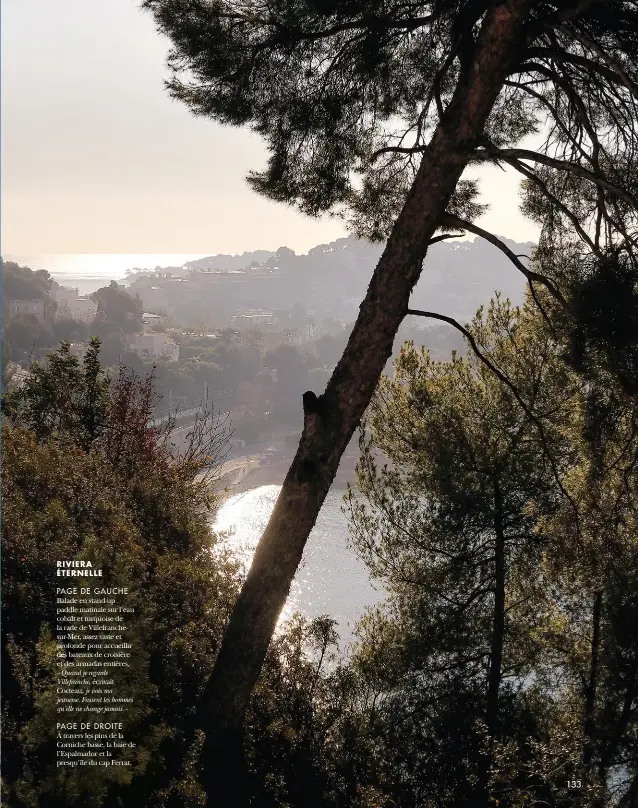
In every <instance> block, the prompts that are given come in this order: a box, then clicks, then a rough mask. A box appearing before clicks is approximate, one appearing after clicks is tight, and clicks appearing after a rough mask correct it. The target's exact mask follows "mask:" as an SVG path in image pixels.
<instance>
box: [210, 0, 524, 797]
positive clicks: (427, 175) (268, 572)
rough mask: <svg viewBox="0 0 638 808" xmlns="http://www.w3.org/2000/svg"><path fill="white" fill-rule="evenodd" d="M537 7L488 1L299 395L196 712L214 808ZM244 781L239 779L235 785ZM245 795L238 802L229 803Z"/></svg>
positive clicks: (514, 0) (511, 0)
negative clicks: (309, 544) (307, 389)
mask: <svg viewBox="0 0 638 808" xmlns="http://www.w3.org/2000/svg"><path fill="white" fill-rule="evenodd" d="M532 5H533V0H506V1H505V2H500V3H495V4H494V8H493V9H492V10H491V11H490V12H489V14H488V15H487V16H486V18H485V20H484V22H483V24H482V27H481V30H480V33H479V35H478V38H477V42H476V48H475V52H474V57H473V60H472V63H471V65H470V66H469V68H468V69H467V70H466V71H465V72H464V73H462V74H461V76H460V79H459V83H458V85H457V87H456V90H455V93H454V96H453V99H452V101H451V103H450V105H449V106H448V108H447V109H446V110H445V112H444V114H443V116H442V118H441V121H440V123H439V125H438V126H437V128H436V130H435V132H434V134H433V136H432V139H431V141H430V143H429V145H428V147H427V149H426V151H425V153H424V156H423V160H422V162H421V165H420V167H419V169H418V172H417V174H416V177H415V180H414V183H413V185H412V187H411V189H410V192H409V194H408V196H407V198H406V201H405V205H404V207H403V210H402V211H401V213H400V215H399V216H398V218H397V221H396V223H395V225H394V227H393V230H392V233H391V235H390V238H389V239H388V242H387V244H386V247H385V250H384V252H383V254H382V256H381V258H380V260H379V263H378V264H377V266H376V269H375V271H374V274H373V276H372V280H371V282H370V285H369V287H368V290H367V294H366V297H365V299H364V301H363V303H362V304H361V307H360V312H359V316H358V318H357V321H356V323H355V326H354V328H353V331H352V334H351V335H350V339H349V342H348V345H347V347H346V349H345V351H344V354H343V356H342V357H341V360H340V361H339V363H338V365H337V367H336V369H335V371H334V373H333V375H332V377H331V379H330V381H329V382H328V385H327V388H326V391H325V393H324V394H323V395H321V396H319V397H318V398H316V397H315V396H314V395H313V394H308V393H307V394H305V395H304V429H303V433H302V436H301V440H300V443H299V447H298V449H297V453H296V455H295V458H294V460H293V462H292V465H291V467H290V469H289V471H288V474H287V475H286V479H285V481H284V484H283V487H282V490H281V493H280V495H279V498H278V499H277V503H276V505H275V509H274V511H273V513H272V516H271V517H270V521H269V522H268V525H267V527H266V530H265V531H264V534H263V536H262V538H261V540H260V542H259V545H258V547H257V551H256V553H255V556H254V559H253V563H252V566H251V568H250V570H249V573H248V576H247V578H246V581H245V583H244V586H243V588H242V591H241V594H240V596H239V598H238V600H237V603H236V604H235V607H234V610H233V613H232V615H231V618H230V621H229V624H228V627H227V629H226V633H225V636H224V640H223V643H222V647H221V650H220V653H219V656H218V658H217V662H216V664H215V667H214V669H213V672H212V675H211V677H210V679H209V681H208V683H207V686H206V690H205V693H204V696H203V698H204V702H203V719H204V721H203V729H204V730H205V732H206V743H205V746H204V749H203V753H202V763H203V766H202V785H203V787H204V789H205V790H206V793H207V794H208V804H209V805H213V804H215V797H214V795H215V796H216V795H219V790H220V787H221V782H220V781H221V780H226V779H227V778H228V777H229V776H231V772H234V774H233V775H232V776H237V769H236V766H237V757H236V756H237V754H238V749H239V746H240V744H241V734H242V725H243V720H244V714H245V711H246V708H247V706H248V702H249V698H250V694H251V691H252V688H253V686H254V684H255V682H256V680H257V678H258V676H259V672H260V669H261V666H262V663H263V660H264V658H265V655H266V652H267V649H268V644H269V642H270V639H271V637H272V634H273V632H274V629H275V626H276V623H277V619H278V617H279V614H280V612H281V610H282V607H283V606H284V603H285V601H286V598H287V596H288V592H289V589H290V585H291V582H292V580H293V577H294V575H295V572H296V570H297V567H298V565H299V562H300V561H301V557H302V553H303V550H304V546H305V544H306V540H307V538H308V535H309V534H310V531H311V530H312V527H313V526H314V524H315V521H316V518H317V515H318V513H319V510H320V508H321V506H322V504H323V502H324V499H325V497H326V494H327V493H328V490H329V488H330V485H331V483H332V481H333V479H334V477H335V474H336V472H337V468H338V466H339V461H340V459H341V456H342V454H343V452H344V450H345V448H346V446H347V445H348V442H349V441H350V439H351V437H352V435H353V433H354V431H355V429H356V427H357V425H358V424H359V422H360V419H361V417H362V415H363V413H364V411H365V409H366V407H367V406H368V403H369V402H370V399H371V397H372V395H373V393H374V390H375V387H376V385H377V382H378V380H379V377H380V375H381V373H382V372H383V368H384V366H385V363H386V361H387V360H388V358H389V357H390V355H391V352H392V345H393V341H394V337H395V335H396V333H397V330H398V328H399V325H400V324H401V321H402V320H403V318H404V316H405V315H406V313H407V309H408V302H409V298H410V293H411V292H412V289H413V288H414V285H415V284H416V282H417V280H418V279H419V275H420V273H421V268H422V263H423V259H424V258H425V253H426V250H427V246H428V242H429V241H430V239H431V238H432V237H433V234H434V233H435V231H436V230H437V228H438V227H439V226H440V225H441V222H442V219H443V216H444V214H445V210H446V206H447V205H448V202H449V200H450V197H451V196H452V194H453V192H454V190H455V188H456V185H457V182H458V180H459V178H460V177H461V174H462V173H463V170H464V169H465V167H466V165H467V162H468V159H469V158H470V156H471V153H472V150H473V149H474V148H475V147H476V145H477V140H478V139H479V138H480V136H481V134H482V133H483V129H484V126H485V122H486V119H487V117H488V115H489V113H490V111H491V109H492V107H493V105H494V102H495V101H496V98H497V96H498V95H499V92H500V90H501V88H502V86H503V83H504V81H505V79H506V77H507V74H508V71H509V70H510V67H511V65H512V63H513V62H514V60H515V59H516V57H517V56H518V55H519V54H520V50H521V48H522V47H523V37H524V35H525V30H524V29H525V23H526V21H527V20H528V18H529V12H530V8H531V6H532ZM240 779H242V781H243V780H244V778H240ZM241 800H242V796H241V795H239V794H235V795H234V797H233V801H232V802H233V804H234V805H238V804H240V802H241Z"/></svg>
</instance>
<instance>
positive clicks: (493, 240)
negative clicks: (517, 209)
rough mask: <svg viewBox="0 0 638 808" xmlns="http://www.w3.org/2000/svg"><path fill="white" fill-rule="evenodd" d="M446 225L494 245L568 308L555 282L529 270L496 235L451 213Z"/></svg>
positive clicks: (521, 270) (446, 218) (522, 271)
mask: <svg viewBox="0 0 638 808" xmlns="http://www.w3.org/2000/svg"><path fill="white" fill-rule="evenodd" d="M444 223H445V224H450V225H454V226H455V227H462V228H463V229H464V230H468V231H469V232H470V233H474V234H475V235H477V236H480V238H483V239H485V240H486V241H489V242H490V244H493V245H494V246H495V247H497V248H498V249H499V250H500V251H501V252H502V253H504V254H505V255H506V256H507V257H508V258H509V260H510V261H511V262H512V263H513V264H514V266H515V267H516V269H518V271H519V272H521V273H522V274H523V275H524V276H525V277H526V278H527V280H528V281H530V282H531V281H536V282H537V283H540V284H542V285H543V286H544V287H545V288H546V289H547V290H548V291H549V292H550V293H551V295H552V296H553V297H555V298H556V300H558V302H559V303H560V304H561V305H562V306H567V301H566V300H565V298H564V297H563V295H562V293H561V291H560V289H558V287H557V286H556V285H555V284H554V282H553V281H551V280H550V279H549V278H546V277H545V276H544V275H540V274H539V273H538V272H533V271H532V270H531V269H528V268H527V267H526V266H525V265H524V264H523V263H522V262H521V261H520V259H519V257H518V256H517V255H516V253H514V252H512V250H510V248H509V247H508V246H507V244H505V243H504V242H503V241H501V240H500V239H499V238H497V237H496V236H495V235H493V234H492V233H490V232H489V231H488V230H483V228H482V227H477V225H475V224H472V222H466V221H465V220H464V219H459V217H458V216H453V215H452V214H450V213H446V214H445V217H444Z"/></svg>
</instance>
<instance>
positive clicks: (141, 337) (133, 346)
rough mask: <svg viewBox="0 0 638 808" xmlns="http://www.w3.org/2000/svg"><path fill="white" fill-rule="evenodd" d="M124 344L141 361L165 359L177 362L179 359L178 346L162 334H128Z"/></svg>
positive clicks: (152, 332)
mask: <svg viewBox="0 0 638 808" xmlns="http://www.w3.org/2000/svg"><path fill="white" fill-rule="evenodd" d="M125 344H126V347H127V349H128V350H129V351H133V352H134V353H136V354H137V355H138V356H140V357H141V358H142V359H166V360H167V361H169V362H177V360H178V359H179V345H178V344H177V343H176V342H175V340H173V339H171V338H170V337H167V336H166V334H164V333H162V332H154V331H145V332H139V333H137V334H129V335H128V336H127V337H125Z"/></svg>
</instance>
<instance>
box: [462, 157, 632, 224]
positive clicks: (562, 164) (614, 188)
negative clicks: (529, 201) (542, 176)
mask: <svg viewBox="0 0 638 808" xmlns="http://www.w3.org/2000/svg"><path fill="white" fill-rule="evenodd" d="M472 157H473V158H477V159H479V160H486V161H492V160H505V161H506V162H511V161H512V160H531V161H532V162H535V163H541V164H542V165H545V166H549V167H550V168H556V169H558V170H559V171H568V172H569V173H570V174H573V175H574V176H576V177H581V178H582V179H585V180H589V181H590V182H592V183H594V184H595V185H597V186H598V187H599V188H602V189H603V190H605V191H608V192H609V193H610V194H613V195H614V196H616V197H618V199H622V200H623V202H626V203H627V204H628V205H631V207H633V208H634V209H636V210H638V200H636V199H635V198H634V197H633V196H632V195H631V194H630V193H629V192H628V191H625V189H624V188H621V187H620V186H619V185H614V183H612V182H609V180H606V179H605V178H604V177H602V176H600V175H599V174H596V173H595V172H594V171H590V170H589V169H587V168H583V166H580V165H578V163H570V162H568V161H567V160H557V159H556V158H554V157H550V156H549V155H547V154H540V153H539V152H535V151H531V150H529V149H497V148H493V147H491V148H484V149H481V150H479V151H477V152H474V154H473V155H472Z"/></svg>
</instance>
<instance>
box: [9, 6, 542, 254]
mask: <svg viewBox="0 0 638 808" xmlns="http://www.w3.org/2000/svg"><path fill="white" fill-rule="evenodd" d="M1 5H2V253H3V255H5V256H6V255H8V254H13V255H18V256H19V255H37V254H50V253H126V254H132V253H147V254H150V253H152V254H158V253H183V254H186V253H189V254H193V253H200V254H210V253H216V252H225V253H236V252H243V251H245V250H253V249H259V248H261V249H276V248H277V247H279V246H281V245H284V244H285V245H287V246H289V247H292V248H293V249H295V250H296V251H297V252H306V251H307V250H308V249H309V248H310V247H312V246H314V245H315V244H318V243H321V242H325V241H330V240H333V239H334V238H338V237H339V236H342V235H345V232H344V230H343V229H342V227H341V225H340V224H338V223H337V222H335V221H333V220H330V219H324V220H313V219H309V218H307V217H305V216H302V215H301V214H299V213H296V212H295V211H294V210H292V209H291V208H289V207H287V206H285V205H281V204H276V203H274V202H270V201H268V200H266V199H264V198H262V197H259V196H258V195H257V194H255V193H253V192H252V191H251V190H250V189H249V188H248V186H247V184H246V182H245V180H244V177H245V175H246V173H247V171H248V170H249V169H251V168H260V167H262V166H263V164H264V162H265V149H264V148H263V145H262V143H261V141H260V139H259V138H258V137H257V136H255V135H253V134H252V133H250V132H247V131H242V130H237V129H230V128H226V127H221V126H220V125H218V124H216V123H213V122H212V121H208V120H204V119H201V118H195V117H193V116H191V115H190V113H189V112H188V110H187V109H186V107H184V106H183V105H181V104H178V103H177V102H173V101H171V100H170V99H169V97H168V95H167V94H166V92H165V90H164V87H163V79H164V78H165V77H166V76H167V71H166V68H165V62H164V60H165V55H166V51H167V49H168V42H167V41H166V40H165V39H163V38H160V36H159V35H158V34H157V33H156V32H155V30H154V27H153V23H152V20H151V18H150V16H149V15H147V14H145V13H142V12H141V11H140V10H139V8H138V3H137V0H2V4H1ZM481 176H482V177H483V178H484V183H483V189H484V201H487V202H489V203H491V205H492V209H491V211H490V213H488V214H487V215H486V216H485V217H484V218H483V220H482V222H483V223H484V224H485V226H487V227H490V228H491V229H493V230H494V231H495V232H497V233H500V234H503V235H507V236H509V237H510V238H514V239H516V240H519V241H525V240H530V239H534V238H535V237H536V233H537V230H536V228H535V227H534V226H533V225H531V224H530V223H529V222H527V221H526V220H525V219H524V218H523V217H522V216H521V215H520V213H519V212H518V208H517V191H516V189H517V184H518V178H517V176H516V175H513V174H509V173H507V174H506V173H504V172H502V171H500V170H499V169H490V170H489V171H486V172H482V175H481Z"/></svg>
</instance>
